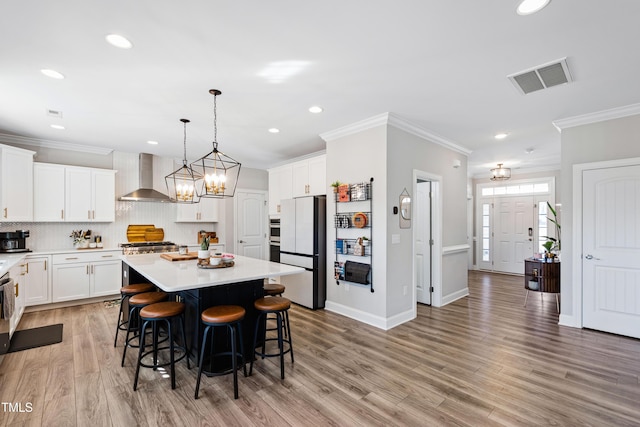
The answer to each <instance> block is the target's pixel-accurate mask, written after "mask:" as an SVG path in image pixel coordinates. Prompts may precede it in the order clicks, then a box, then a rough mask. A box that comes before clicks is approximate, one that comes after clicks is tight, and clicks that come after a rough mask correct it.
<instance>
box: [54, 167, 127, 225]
mask: <svg viewBox="0 0 640 427" xmlns="http://www.w3.org/2000/svg"><path fill="white" fill-rule="evenodd" d="M115 173H116V171H114V170H109V169H92V168H83V167H75V166H67V167H65V212H64V219H65V221H75V222H87V221H96V222H113V221H115V216H116V214H115V206H116V201H115V200H116V198H115V193H116V192H115Z"/></svg>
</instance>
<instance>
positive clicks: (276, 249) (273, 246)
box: [269, 218, 280, 262]
mask: <svg viewBox="0 0 640 427" xmlns="http://www.w3.org/2000/svg"><path fill="white" fill-rule="evenodd" d="M269 261H273V262H280V218H271V219H270V220H269Z"/></svg>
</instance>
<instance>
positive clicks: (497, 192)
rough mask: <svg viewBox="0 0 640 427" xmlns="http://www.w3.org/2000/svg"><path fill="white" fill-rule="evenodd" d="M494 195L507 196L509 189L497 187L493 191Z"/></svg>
mask: <svg viewBox="0 0 640 427" xmlns="http://www.w3.org/2000/svg"><path fill="white" fill-rule="evenodd" d="M493 194H495V195H496V196H499V195H501V194H507V189H506V188H505V187H496V188H494V189H493Z"/></svg>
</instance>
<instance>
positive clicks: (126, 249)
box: [120, 242, 178, 255]
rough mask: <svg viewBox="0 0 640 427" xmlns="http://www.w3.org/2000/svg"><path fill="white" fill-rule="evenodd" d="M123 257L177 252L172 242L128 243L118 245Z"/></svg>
mask: <svg viewBox="0 0 640 427" xmlns="http://www.w3.org/2000/svg"><path fill="white" fill-rule="evenodd" d="M120 247H121V248H122V253H123V254H124V255H134V254H154V253H162V252H177V251H178V245H176V244H175V243H173V242H129V243H120Z"/></svg>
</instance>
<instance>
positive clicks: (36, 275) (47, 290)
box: [24, 255, 51, 307]
mask: <svg viewBox="0 0 640 427" xmlns="http://www.w3.org/2000/svg"><path fill="white" fill-rule="evenodd" d="M25 267H26V274H25V276H24V277H25V279H24V281H25V283H24V298H25V299H24V303H25V306H27V307H29V306H32V305H40V304H48V303H50V302H51V276H50V272H51V269H50V267H51V256H48V255H47V256H34V257H31V256H28V257H27V259H26V262H25Z"/></svg>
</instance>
